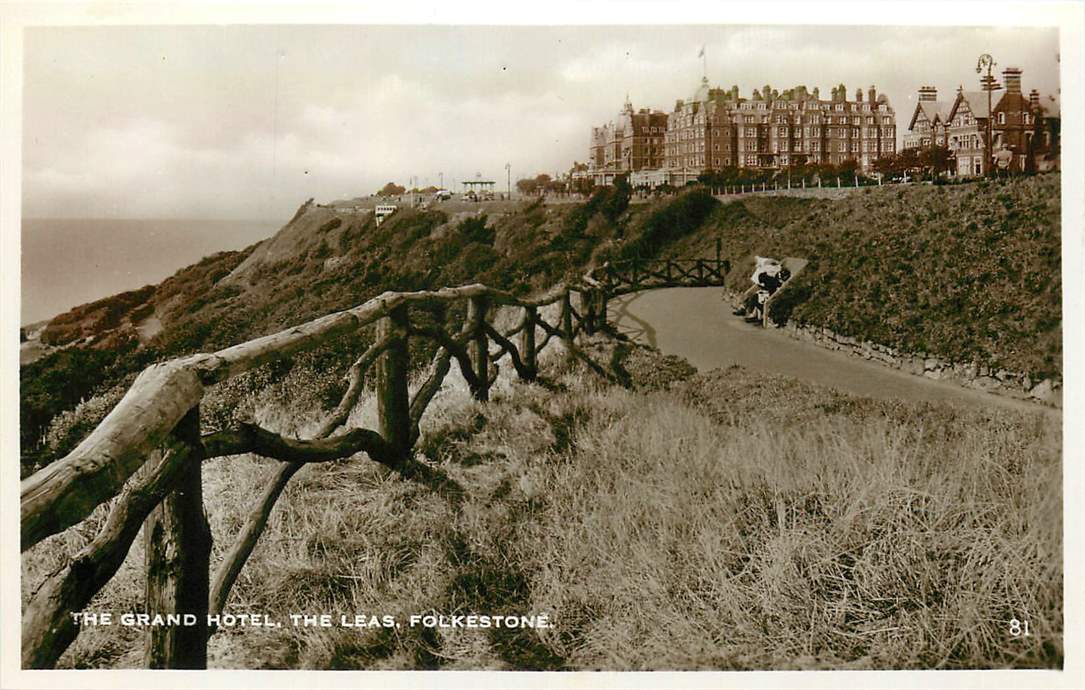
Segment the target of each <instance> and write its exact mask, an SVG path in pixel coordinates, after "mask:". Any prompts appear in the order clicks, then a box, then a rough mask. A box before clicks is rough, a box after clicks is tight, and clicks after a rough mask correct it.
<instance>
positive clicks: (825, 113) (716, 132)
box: [586, 77, 897, 187]
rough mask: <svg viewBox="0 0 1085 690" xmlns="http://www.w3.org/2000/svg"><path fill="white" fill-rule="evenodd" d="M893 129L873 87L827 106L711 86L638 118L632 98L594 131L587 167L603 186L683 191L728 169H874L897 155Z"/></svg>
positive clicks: (811, 95) (812, 94) (815, 99)
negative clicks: (618, 181) (846, 165)
mask: <svg viewBox="0 0 1085 690" xmlns="http://www.w3.org/2000/svg"><path fill="white" fill-rule="evenodd" d="M896 135H897V132H896V121H895V116H894V113H893V108H892V106H890V104H889V99H888V98H886V96H885V94H878V93H877V92H876V91H875V89H874V87H873V86H871V87H870V89H869V90H868V91H867V93H866V96H865V97H864V94H863V92H862V90H861V89H859V90H856V92H855V99H854V100H848V95H847V89H846V88H845V87H844V85H843V84H841V85H840V86H838V87H836V88H834V89H833V90H832V94H831V97H830V98H828V99H822V98H821V94H820V91H819V89H817V88H814V89H813V91H807V89H806V87H805V86H797V87H795V88H792V89H787V90H786V91H782V92H781V91H777V90H776V89H773V88H772V87H771V86H769V85H767V84H766V85H765V86H764V87H763V88H760V89H754V91H753V93H752V94H751V96H750V97H749V98H744V97H742V96H740V95H739V91H738V87H737V86H734V87H732V88H730V89H726V90H725V89H720V88H709V85H708V78H707V77H705V78H703V79H702V80H701V85H700V87H699V88H698V89H697V90H696V91H695V92H694V93H693V95H692V96H690V97H689V98H686V99H682V100H679V101H677V102H676V103H675V105H674V110H673V111H672V112H671V113H664V112H662V111H658V110H647V109H640V110H634V109H633V106H632V104H631V103H629V101H628V98H627V99H626V103H625V107H624V108H623V109H622V111H621V112H620V113H619V114H618V117H617V118H616V119H615V120H614V121H612V122H610V123H608V124H605V125H603V126H601V127H593V128H592V132H591V150H590V158H589V161H588V170H587V171H586V175H589V176H590V177H591V178H592V179H593V180H594V182H595V183H596V184H600V185H603V184H610V183H612V182H613V181H614V178H615V177H616V176H618V175H622V174H629V175H630V183H631V184H633V186H641V185H647V186H652V187H654V186H656V185H659V184H663V183H669V184H671V185H675V186H680V185H683V184H685V183H686V182H689V181H692V180H696V179H697V176H698V175H701V174H703V173H705V172H707V171H711V170H720V169H723V168H727V167H732V166H734V167H739V168H757V169H783V168H787V167H789V166H793V165H803V164H825V163H831V164H839V163H842V162H844V161H846V160H855V161H857V162H858V164H859V166H860V167H861V168H862V169H863V170H869V169H870V168H871V167H872V166H873V164H874V161H876V160H877V159H878V158H879V157H880V156H882V155H886V154H892V153H895V151H896V148H895V147H896Z"/></svg>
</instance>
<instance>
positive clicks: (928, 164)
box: [919, 146, 954, 177]
mask: <svg viewBox="0 0 1085 690" xmlns="http://www.w3.org/2000/svg"><path fill="white" fill-rule="evenodd" d="M919 159H920V163H921V164H922V165H923V167H925V168H926V169H927V171H928V172H929V173H930V175H931V176H932V177H938V176H939V175H941V174H942V173H944V172H946V171H949V170H952V169H953V160H954V156H953V152H952V151H950V150H949V148H948V147H946V146H932V147H930V148H929V149H923V151H922V152H921V153H920V155H919Z"/></svg>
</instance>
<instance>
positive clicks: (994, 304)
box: [20, 175, 1062, 471]
mask: <svg viewBox="0 0 1085 690" xmlns="http://www.w3.org/2000/svg"><path fill="white" fill-rule="evenodd" d="M1058 184H1059V177H1058V176H1057V175H1053V176H1052V175H1049V176H1041V177H1034V178H1018V179H1013V180H1008V181H1001V182H993V183H986V182H981V183H977V184H968V185H959V186H952V187H934V186H909V187H884V188H872V189H868V190H864V191H863V192H862V193H857V194H852V195H850V196H848V197H847V198H845V199H841V200H835V201H833V200H823V199H797V198H787V197H750V198H747V199H743V200H739V201H734V202H731V203H728V204H721V203H720V202H718V201H717V200H716V199H714V198H712V197H711V196H710V195H708V194H707V193H706V192H704V191H703V190H693V191H689V192H685V193H683V194H681V195H679V196H677V197H675V198H672V199H664V200H660V201H656V202H653V203H651V204H645V205H634V206H629V205H628V204H627V200H626V199H625V198H624V197H622V196H621V195H620V194H617V193H615V192H614V191H613V190H604V191H603V192H601V193H599V194H598V195H596V196H595V197H593V198H592V200H591V201H589V202H587V203H585V204H580V205H578V204H563V205H555V206H547V205H543V204H541V203H538V202H537V203H533V204H525V205H522V206H520V207H519V208H518V210H516V211H515V212H511V213H506V214H503V215H494V216H492V217H488V216H485V215H477V214H471V213H460V214H453V215H449V214H446V213H443V212H441V211H439V210H430V211H415V210H412V209H401V210H400V211H399V212H397V213H396V214H394V215H393V216H392V217H391V218H389V219H388V220H387V221H386V222H384V223H383V224H382V225H380V226H379V227H377V226H376V225H375V223H374V222H373V219H372V217H371V216H370V215H364V214H353V213H337V212H335V211H333V210H332V209H331V208H328V207H321V206H314V205H312V204H305V205H303V206H302V207H301V208H300V209H299V210H298V213H297V214H296V215H295V217H294V218H293V219H291V221H290V222H289V223H287V225H285V226H284V227H283V229H282V230H281V231H280V232H279V233H278V234H277V235H276V236H275V237H274V238H271V239H269V240H267V241H265V242H263V243H260V244H259V245H256V246H253V247H249V248H248V249H245V250H243V251H240V252H224V253H221V254H216V255H214V256H211V257H208V258H206V259H204V260H203V261H201V262H199V263H198V264H195V265H193V266H190V267H188V268H185V269H183V270H181V271H178V272H177V274H176V275H174V276H172V277H171V278H169V279H167V280H166V281H164V282H163V283H162V284H160V285H158V286H148V287H146V288H143V289H141V290H139V291H134V292H131V293H125V294H123V295H118V296H115V297H112V298H109V299H106V300H100V301H99V302H96V303H93V304H91V305H85V306H83V307H79V308H77V309H75V310H72V311H71V312H69V313H68V314H64V315H61V316H59V317H57V318H56V319H54V320H53V322H52V323H51V324H50V325H49V326H48V328H47V329H46V330H45V333H44V334H43V336H42V338H43V341H47V342H50V343H53V344H56V345H64V344H68V343H72V342H76V341H84V342H83V344H81V345H77V346H74V347H70V348H69V349H66V350H62V351H58V352H54V353H52V354H50V355H48V356H46V357H44V358H43V359H41V360H39V361H37V362H34V363H32V364H29V365H26V366H23V367H22V368H21V376H20V380H21V385H22V398H21V422H22V424H21V434H22V436H21V438H22V447H23V451H24V463H23V465H24V471H29V469H30V468H32V467H34V466H35V465H40V464H41V463H44V462H47V461H48V460H50V459H51V458H54V457H56V456H57V453H60V452H63V451H64V450H65V449H66V448H68V447H70V443H71V442H74V440H77V436H76V435H74V434H72V433H70V429H71V428H72V427H71V426H70V425H69V426H67V427H65V430H64V431H63V433H59V432H57V431H56V430H54V431H52V432H50V431H49V425H50V423H51V420H54V419H55V418H56V417H57V415H58V414H60V413H62V412H70V411H71V410H73V408H74V407H75V406H76V405H77V404H78V403H79V401H80V400H84V399H91V398H93V397H94V396H96V395H102V396H104V398H99V399H98V400H97V401H96V402H95V403H94V404H93V405H92V406H91V407H93V408H94V409H96V410H99V411H101V410H103V409H104V410H107V409H108V407H105V406H103V404H102V403H101V401H102V400H110V399H111V400H116V399H117V398H118V397H119V395H120V389H122V388H123V387H125V386H126V385H127V384H129V383H130V382H131V380H132V379H133V377H134V376H135V374H136V373H137V372H138V371H139V370H140V369H142V368H143V367H144V366H146V365H147V364H148V363H150V362H152V361H156V360H160V359H164V358H168V357H171V356H176V355H179V354H183V353H188V352H193V351H199V350H204V351H207V350H213V349H216V348H219V347H224V346H227V345H230V344H234V343H237V342H241V341H243V340H246V339H249V338H252V337H256V336H260V335H264V334H267V333H271V332H274V331H276V330H279V329H282V328H285V327H288V326H290V325H294V324H297V323H301V322H303V321H305V320H308V319H312V318H315V317H318V316H322V315H324V314H327V313H329V312H331V311H335V310H338V309H345V308H348V307H351V306H354V305H357V304H360V303H362V302H364V301H365V300H367V299H370V298H372V297H374V296H376V295H377V294H380V293H381V292H383V291H385V290H395V289H400V290H419V289H434V288H439V287H442V286H446V285H460V284H464V283H469V282H483V283H486V284H488V285H491V286H494V287H499V288H505V289H509V290H513V291H515V292H518V293H528V292H531V291H532V290H536V289H540V288H544V287H548V286H549V285H552V284H553V283H554V282H556V281H558V280H560V279H561V278H564V277H575V276H578V275H580V274H582V273H583V271H584V270H585V269H586V268H587V267H588V266H589V265H591V264H593V263H596V264H597V263H599V262H601V261H603V260H605V259H620V258H628V257H632V256H640V257H654V256H661V255H674V256H683V257H695V256H708V257H712V256H715V243H716V240H717V238H721V239H722V240H723V246H724V251H725V252H726V254H727V257H728V258H729V259H730V260H731V261H732V263H733V265H734V270H733V271H732V274H731V276H730V280H731V283H732V286H733V287H735V288H742V287H744V285H745V282H746V280H747V276H748V273H749V266H747V265H746V263H745V260H746V259H747V258H748V257H749V256H750V255H752V254H755V253H757V254H762V255H770V256H781V255H798V256H804V257H807V258H809V259H810V261H811V263H810V265H809V267H808V268H807V270H806V272H805V273H804V274H803V276H802V277H801V279H800V280H799V281H797V282H796V284H795V285H794V286H793V288H792V289H790V290H789V291H788V293H786V295H785V296H783V297H782V298H781V299H780V300H778V301H777V302H776V304H775V305H774V308H775V309H776V315H777V316H778V317H779V318H784V317H787V318H792V319H794V320H796V321H799V322H802V323H808V324H815V325H821V326H828V327H830V328H832V329H834V330H836V331H838V332H840V333H843V334H845V335H852V336H858V337H861V338H864V339H869V340H873V341H875V342H879V343H882V344H886V345H891V346H894V347H897V348H900V349H902V350H905V351H912V352H929V353H931V354H933V355H937V356H940V357H943V358H947V359H951V360H955V361H964V362H967V361H973V360H975V361H977V362H978V363H979V364H983V365H988V366H992V367H995V368H1005V369H1009V370H1014V371H1020V372H1023V373H1028V374H1030V375H1032V376H1033V378H1034V379H1035V380H1040V379H1042V378H1045V377H1049V376H1060V375H1061V358H1062V351H1061V281H1060V276H1059V267H1060V222H1059V189H1058ZM152 315H153V316H154V317H155V318H156V319H158V320H159V321H160V323H161V330H160V331H158V332H157V334H155V335H154V336H153V337H151V338H149V340H148V338H146V337H145V338H143V341H144V342H140V339H139V338H138V337H137V334H136V325H137V324H139V323H141V320H143V319H146V318H148V317H150V316H152ZM88 337H89V342H85V341H87V339H88ZM368 338H369V334H367V333H362V334H359V336H358V338H357V339H355V341H353V342H349V343H345V344H344V346H343V347H342V348H341V350H340V352H343V353H350V352H356V351H358V349H359V348H360V347H361V346H362V344H363V343H364V342H365V341H366V340H367V339H368ZM339 365H342V366H345V362H338V364H337V366H339ZM91 421H92V418H91V417H88V416H84V417H83V418H81V422H80V425H81V426H82V427H85V428H90V426H89V425H90V422H91ZM46 437H48V438H49V442H48V443H47V444H45V445H43V444H42V440H43V439H44V438H46ZM61 437H63V438H61ZM58 439H59V440H60V441H61V442H58Z"/></svg>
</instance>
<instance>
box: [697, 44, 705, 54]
mask: <svg viewBox="0 0 1085 690" xmlns="http://www.w3.org/2000/svg"><path fill="white" fill-rule="evenodd" d="M697 57H704V46H701V52H699V53H697Z"/></svg>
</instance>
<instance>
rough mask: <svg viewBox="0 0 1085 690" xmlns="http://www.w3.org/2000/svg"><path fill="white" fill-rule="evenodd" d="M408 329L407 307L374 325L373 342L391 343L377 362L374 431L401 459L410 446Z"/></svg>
mask: <svg viewBox="0 0 1085 690" xmlns="http://www.w3.org/2000/svg"><path fill="white" fill-rule="evenodd" d="M408 325H409V321H408V315H407V305H402V306H399V307H396V308H395V309H393V310H392V311H390V312H389V313H388V316H386V317H384V318H383V319H381V320H380V321H378V322H377V339H378V340H382V339H384V338H391V339H392V341H391V343H390V344H389V346H388V349H387V350H385V351H384V353H383V354H381V356H380V359H379V360H377V417H378V419H379V421H378V431H380V435H381V436H383V437H384V440H385V441H387V442H388V444H389V445H391V446H392V447H393V448H395V449H396V450H397V451H398V452H399V454H400V456H401V457H406V455H407V453H408V452H409V451H410V443H411V441H410V438H411V413H410V407H411V404H410V398H409V396H408V392H407V372H408V370H409V368H410V354H409V351H408V349H407V347H408V345H407V328H408Z"/></svg>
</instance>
